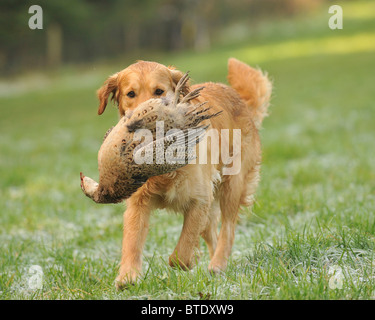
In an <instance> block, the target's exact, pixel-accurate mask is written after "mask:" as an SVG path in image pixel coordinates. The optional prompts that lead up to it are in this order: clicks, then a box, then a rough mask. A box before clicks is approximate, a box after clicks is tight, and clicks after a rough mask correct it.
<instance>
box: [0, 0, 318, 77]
mask: <svg viewBox="0 0 375 320" xmlns="http://www.w3.org/2000/svg"><path fill="white" fill-rule="evenodd" d="M322 1H325V0H284V1H280V0H236V1H233V0H204V1H202V0H142V1H140V0H106V1H104V0H79V1H77V0H38V1H37V2H35V0H1V1H0V71H1V72H2V73H4V72H6V73H9V72H17V71H19V70H20V69H24V68H30V67H32V68H38V67H46V66H49V67H53V66H58V65H60V64H61V63H65V62H81V61H92V60H95V59H98V58H101V57H114V56H116V55H120V54H128V53H132V54H134V53H139V52H140V50H150V49H152V50H154V49H155V50H163V51H169V50H181V49H193V50H195V51H197V52H200V51H204V50H209V49H210V47H211V42H212V36H213V35H214V34H215V33H218V32H220V30H222V29H223V28H224V27H225V26H226V25H228V24H230V23H233V22H238V21H249V20H250V21H251V22H256V21H257V20H259V19H269V18H270V17H274V16H289V15H293V14H296V13H298V12H300V11H303V10H310V9H312V8H313V7H314V6H317V5H318V4H319V3H320V2H322ZM33 4H38V5H40V6H41V7H42V9H43V29H42V30H31V29H30V28H29V27H28V20H29V18H30V16H31V15H30V14H29V13H28V9H29V7H30V6H31V5H33Z"/></svg>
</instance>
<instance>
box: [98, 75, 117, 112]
mask: <svg viewBox="0 0 375 320" xmlns="http://www.w3.org/2000/svg"><path fill="white" fill-rule="evenodd" d="M117 75H118V74H117V73H115V74H114V75H112V76H110V77H109V78H108V79H107V80H106V81H105V82H104V85H103V86H102V87H101V88H99V89H98V91H97V92H96V94H97V96H98V98H99V102H100V104H99V108H98V114H99V115H100V114H102V113H103V112H104V110H105V108H106V106H107V103H108V98H109V95H110V94H112V97H111V100H113V99H114V98H115V94H116V91H117Z"/></svg>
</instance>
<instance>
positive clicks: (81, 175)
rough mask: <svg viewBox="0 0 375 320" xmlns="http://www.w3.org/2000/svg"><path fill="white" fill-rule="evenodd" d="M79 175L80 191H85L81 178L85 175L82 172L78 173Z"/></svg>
mask: <svg viewBox="0 0 375 320" xmlns="http://www.w3.org/2000/svg"><path fill="white" fill-rule="evenodd" d="M79 176H80V177H81V189H82V191H85V186H84V184H83V179H84V178H85V176H84V175H83V173H82V172H80V173H79Z"/></svg>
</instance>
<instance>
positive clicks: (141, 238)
mask: <svg viewBox="0 0 375 320" xmlns="http://www.w3.org/2000/svg"><path fill="white" fill-rule="evenodd" d="M150 211H151V210H150V208H149V207H148V206H147V205H139V204H135V203H133V201H132V198H130V199H129V200H128V201H127V209H126V211H125V213H124V233H123V240H122V256H121V263H120V271H119V275H118V276H117V278H116V288H117V289H118V290H122V289H124V288H125V287H126V286H127V285H128V284H132V283H134V282H135V281H136V279H137V277H138V276H139V274H140V273H141V270H142V251H143V246H144V243H145V241H146V236H147V233H148V228H149V218H150Z"/></svg>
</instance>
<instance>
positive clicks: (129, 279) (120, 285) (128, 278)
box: [115, 271, 139, 291]
mask: <svg viewBox="0 0 375 320" xmlns="http://www.w3.org/2000/svg"><path fill="white" fill-rule="evenodd" d="M138 276H139V274H138V272H134V271H133V272H127V273H124V274H119V275H118V276H117V278H116V280H115V286H116V289H117V291H122V290H125V289H128V288H129V287H130V286H134V284H135V283H136V281H137V278H138Z"/></svg>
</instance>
